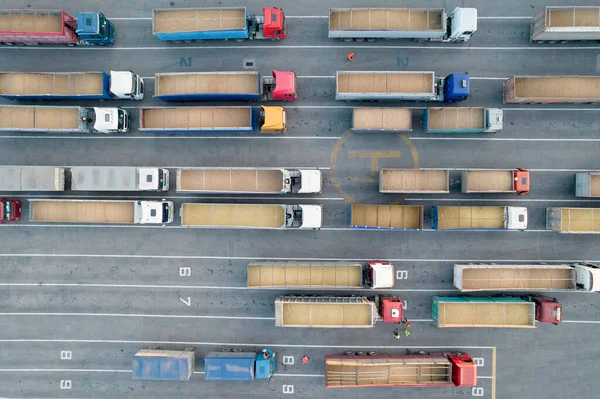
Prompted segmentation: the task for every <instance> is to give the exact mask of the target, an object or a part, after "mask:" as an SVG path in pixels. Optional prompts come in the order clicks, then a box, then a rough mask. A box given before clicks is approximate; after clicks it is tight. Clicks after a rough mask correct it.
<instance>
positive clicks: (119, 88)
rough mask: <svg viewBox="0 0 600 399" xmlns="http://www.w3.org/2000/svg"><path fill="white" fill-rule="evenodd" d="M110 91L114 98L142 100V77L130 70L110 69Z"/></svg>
mask: <svg viewBox="0 0 600 399" xmlns="http://www.w3.org/2000/svg"><path fill="white" fill-rule="evenodd" d="M110 92H111V94H112V95H113V96H114V97H116V98H120V99H129V100H142V99H143V98H144V79H142V77H141V76H139V75H138V74H135V73H133V72H132V71H110Z"/></svg>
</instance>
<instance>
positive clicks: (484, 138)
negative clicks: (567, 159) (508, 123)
mask: <svg viewBox="0 0 600 399" xmlns="http://www.w3.org/2000/svg"><path fill="white" fill-rule="evenodd" d="M409 138H410V139H411V140H413V141H416V140H419V141H438V140H439V141H441V140H445V141H507V142H514V141H527V142H560V143H562V142H564V143H571V142H582V143H597V142H600V138H598V139H592V138H590V139H572V138H571V139H553V138H543V139H540V138H526V137H432V136H411V137H409Z"/></svg>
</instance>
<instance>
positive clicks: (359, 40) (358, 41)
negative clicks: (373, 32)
mask: <svg viewBox="0 0 600 399" xmlns="http://www.w3.org/2000/svg"><path fill="white" fill-rule="evenodd" d="M354 40H355V41H356V42H357V43H362V42H364V41H365V39H363V38H362V37H357V38H356V39H354Z"/></svg>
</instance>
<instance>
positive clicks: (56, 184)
mask: <svg viewBox="0 0 600 399" xmlns="http://www.w3.org/2000/svg"><path fill="white" fill-rule="evenodd" d="M64 190H65V169H64V168H58V167H54V166H0V191H64Z"/></svg>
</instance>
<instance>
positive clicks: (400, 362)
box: [325, 352, 477, 388]
mask: <svg viewBox="0 0 600 399" xmlns="http://www.w3.org/2000/svg"><path fill="white" fill-rule="evenodd" d="M476 385H477V365H476V364H475V363H474V362H473V359H471V357H470V356H469V355H468V354H466V353H450V352H444V353H440V354H429V353H417V354H412V355H376V354H370V355H366V354H352V355H343V356H335V355H333V356H332V355H327V356H325V388H366V387H392V386H393V387H399V386H404V387H451V386H455V387H474V386H476Z"/></svg>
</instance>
